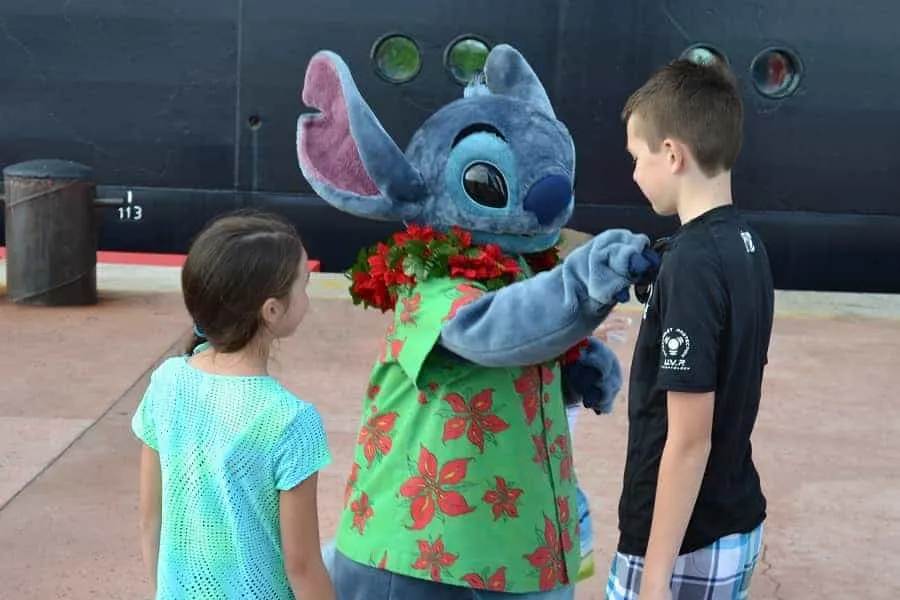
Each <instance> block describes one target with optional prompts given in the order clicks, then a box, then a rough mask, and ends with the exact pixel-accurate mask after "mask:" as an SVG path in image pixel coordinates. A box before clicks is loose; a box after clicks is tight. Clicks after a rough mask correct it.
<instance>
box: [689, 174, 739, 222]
mask: <svg viewBox="0 0 900 600" xmlns="http://www.w3.org/2000/svg"><path fill="white" fill-rule="evenodd" d="M678 195H679V198H678V205H677V206H678V219H679V221H681V224H682V225H686V224H687V223H689V222H690V221H693V220H694V219H696V218H697V217H699V216H700V215H702V214H704V213H707V212H709V211H711V210H712V209H714V208H719V207H720V206H729V205H731V204H732V203H733V199H732V195H731V172H730V171H726V172H724V173H720V174H718V175H716V176H714V177H709V178H707V177H703V176H698V177H696V178H692V179H689V180H686V181H684V182H683V183H682V186H681V190H679V194H678Z"/></svg>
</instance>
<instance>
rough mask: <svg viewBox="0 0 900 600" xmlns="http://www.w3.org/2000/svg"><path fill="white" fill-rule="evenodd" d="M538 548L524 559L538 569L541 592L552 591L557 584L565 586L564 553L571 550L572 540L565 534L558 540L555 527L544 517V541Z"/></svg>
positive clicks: (566, 579)
mask: <svg viewBox="0 0 900 600" xmlns="http://www.w3.org/2000/svg"><path fill="white" fill-rule="evenodd" d="M539 544H540V545H539V546H538V547H537V549H535V551H534V552H532V553H531V554H526V555H525V558H526V559H527V560H528V562H529V563H531V566H533V567H536V568H537V569H539V572H540V578H539V579H540V583H539V586H540V589H541V591H547V590H552V589H553V588H554V587H555V586H556V584H557V583H559V584H562V585H565V584H567V583H569V576H568V574H567V573H566V562H565V558H564V554H563V553H564V552H568V551H569V550H571V549H572V540H571V538H569V536H568V535H567V534H566V535H564V536H563V537H562V539H560V537H559V536H558V534H557V531H556V526H554V525H553V521H551V520H550V518H549V517H548V516H547V515H544V539H543V540H541V541H539Z"/></svg>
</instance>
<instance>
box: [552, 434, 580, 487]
mask: <svg viewBox="0 0 900 600" xmlns="http://www.w3.org/2000/svg"><path fill="white" fill-rule="evenodd" d="M551 451H552V452H553V453H554V456H555V455H557V454H558V455H559V477H560V479H562V480H563V481H568V480H570V479H572V471H573V470H574V469H575V464H574V461H573V458H572V453H571V452H570V451H569V438H568V437H567V436H565V435H558V436H556V441H554V443H553V446H552V447H551Z"/></svg>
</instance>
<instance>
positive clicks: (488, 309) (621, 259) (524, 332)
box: [440, 229, 659, 367]
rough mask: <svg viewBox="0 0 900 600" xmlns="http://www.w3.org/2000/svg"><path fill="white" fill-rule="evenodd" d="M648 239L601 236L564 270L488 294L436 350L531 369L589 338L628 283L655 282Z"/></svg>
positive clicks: (618, 232)
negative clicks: (441, 349) (530, 367)
mask: <svg viewBox="0 0 900 600" xmlns="http://www.w3.org/2000/svg"><path fill="white" fill-rule="evenodd" d="M649 244H650V241H649V239H648V238H647V237H646V236H643V235H636V234H633V233H631V232H629V231H626V230H624V229H613V230H609V231H605V232H603V233H601V234H600V235H598V236H596V237H595V238H594V239H592V240H591V241H590V242H589V243H587V244H585V245H584V246H582V247H580V248H578V249H577V250H575V251H574V252H572V253H571V254H570V255H569V256H568V257H567V258H566V260H565V261H563V262H562V264H559V265H557V266H556V267H555V268H554V269H552V270H550V271H545V272H543V273H538V274H537V275H535V276H534V277H532V278H530V279H527V280H525V281H520V282H518V283H515V284H512V285H509V286H507V287H505V288H502V289H499V290H496V291H493V292H489V293H487V294H485V295H483V296H481V297H480V298H478V299H477V300H475V301H473V302H472V303H470V304H468V305H466V306H464V307H462V308H461V309H460V310H459V312H457V313H456V316H455V317H453V318H452V319H451V320H450V321H448V322H447V323H446V324H445V325H444V326H443V328H442V329H441V338H440V342H441V344H442V345H443V346H444V347H445V348H446V349H448V350H450V351H451V352H453V353H455V354H457V355H459V356H461V357H463V358H465V359H466V360H469V361H471V362H474V363H476V364H479V365H482V366H486V367H514V366H526V365H534V364H539V363H542V362H546V361H549V360H552V359H554V358H556V357H558V356H559V355H560V354H562V353H563V352H565V351H566V350H568V349H569V348H570V347H572V346H573V345H574V344H576V343H577V342H579V341H581V340H582V339H584V338H585V337H587V336H589V335H590V334H591V333H592V332H593V331H594V329H596V328H597V326H598V325H599V324H600V322H601V321H602V320H603V319H604V318H605V317H606V315H607V314H608V313H609V311H610V310H612V308H613V307H614V306H615V304H616V302H626V301H627V300H628V288H629V286H630V285H631V284H632V283H640V282H643V281H644V280H645V279H647V278H648V277H653V275H654V274H655V271H656V269H657V268H658V266H659V256H658V255H657V254H656V252H654V251H653V250H652V249H651V248H650V247H649Z"/></svg>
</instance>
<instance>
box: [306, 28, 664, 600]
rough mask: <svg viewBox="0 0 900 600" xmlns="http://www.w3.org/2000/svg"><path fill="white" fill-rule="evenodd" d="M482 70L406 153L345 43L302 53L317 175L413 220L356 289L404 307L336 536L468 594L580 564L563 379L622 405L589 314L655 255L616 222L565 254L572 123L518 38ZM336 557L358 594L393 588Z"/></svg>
mask: <svg viewBox="0 0 900 600" xmlns="http://www.w3.org/2000/svg"><path fill="white" fill-rule="evenodd" d="M484 76H485V81H483V82H482V81H477V82H474V83H473V84H471V85H470V86H468V87H467V89H466V92H465V94H464V97H463V98H460V99H457V100H455V101H454V102H451V103H450V104H448V105H446V106H444V107H443V108H441V109H440V110H438V111H437V112H436V113H435V114H433V115H432V116H431V117H430V118H429V119H427V120H426V122H425V123H424V124H423V125H422V126H421V128H420V129H419V130H418V131H417V132H416V133H415V135H414V136H413V138H412V140H411V142H410V144H409V147H408V149H407V151H406V152H405V153H404V152H402V151H401V150H400V149H399V148H398V147H397V145H396V144H395V143H394V141H393V140H392V139H391V137H390V136H389V135H388V134H387V133H386V132H385V130H384V129H383V127H382V126H381V124H380V123H379V121H378V120H377V118H376V117H375V115H374V113H373V112H372V110H371V109H370V108H369V106H368V105H367V104H366V102H365V101H364V100H363V98H362V96H361V95H360V93H359V91H358V90H357V88H356V85H355V83H354V81H353V78H352V77H351V74H350V71H349V69H348V67H347V65H346V64H345V63H344V61H343V60H342V59H341V58H340V57H339V56H337V55H336V54H334V53H332V52H329V51H321V52H319V53H317V54H316V55H314V56H313V58H312V59H311V61H310V63H309V65H308V68H307V72H306V79H305V83H304V88H303V100H304V102H305V103H306V104H307V105H310V106H312V107H314V108H316V109H318V111H319V112H318V113H317V114H316V113H312V114H303V115H301V116H300V118H299V121H298V131H297V149H298V158H299V165H300V169H301V171H302V172H303V175H304V177H305V178H306V179H307V180H308V181H309V183H310V185H311V186H312V187H313V189H314V190H315V191H316V192H317V193H318V194H319V195H320V196H321V197H322V198H323V199H325V200H326V201H327V202H328V203H330V204H331V205H333V206H335V207H336V208H338V209H340V210H343V211H346V212H348V213H351V214H354V215H357V216H360V217H364V218H370V219H379V220H397V221H402V222H403V223H405V224H406V225H407V228H406V230H405V231H401V232H398V233H396V234H395V235H394V236H393V237H392V238H391V239H390V240H388V241H386V242H385V243H380V244H378V245H377V246H376V247H374V248H372V249H369V250H364V251H363V252H361V253H360V257H359V260H358V261H357V263H356V264H355V265H354V266H353V267H352V268H351V269H350V273H349V275H350V277H351V278H352V284H351V295H352V297H353V299H354V302H355V303H362V304H363V305H364V306H366V307H369V306H372V307H376V308H378V309H380V310H382V311H394V320H393V322H392V324H391V325H390V327H389V329H388V331H387V333H386V335H385V338H384V340H383V341H382V344H381V350H380V352H379V355H378V357H377V360H376V361H375V365H374V367H373V369H372V372H371V376H370V380H369V384H368V391H367V393H366V395H365V399H364V400H363V415H362V419H361V423H360V429H359V435H358V442H357V447H356V451H355V458H354V462H353V464H352V467H351V470H350V476H349V479H348V481H347V485H346V491H345V493H344V498H343V501H344V507H345V508H344V512H343V515H342V518H341V521H340V524H339V527H338V533H337V536H336V540H335V543H336V548H337V552H338V553H339V554H340V555H341V556H342V557H346V558H348V559H350V560H352V561H355V563H360V564H363V565H368V566H370V567H371V568H374V569H379V570H381V571H387V572H389V573H392V574H393V575H394V576H398V577H404V578H415V579H417V580H428V581H433V582H439V583H440V585H443V586H448V588H449V589H459V590H460V594H462V592H463V591H465V588H484V589H490V590H493V591H497V592H511V593H519V594H522V593H525V594H538V593H540V592H543V591H551V590H557V589H560V588H563V587H567V586H570V585H572V584H573V583H574V580H575V576H576V574H577V572H578V568H579V560H580V557H579V533H578V515H577V513H576V512H575V504H576V489H577V481H576V477H575V472H574V469H573V462H572V441H571V439H570V435H569V430H568V426H567V420H566V412H565V399H564V397H565V396H569V397H576V398H578V399H579V400H582V401H583V402H584V404H585V405H586V406H588V407H591V408H593V409H594V410H595V411H597V412H607V411H608V410H610V408H611V404H612V400H613V398H614V397H615V394H616V393H617V392H618V389H619V387H620V385H621V374H620V370H619V365H618V362H617V360H616V357H615V355H614V354H613V352H612V351H611V350H609V349H608V348H607V347H606V346H604V345H603V344H602V343H601V342H600V341H599V340H596V339H594V338H592V337H591V333H592V332H593V330H594V329H595V328H596V327H597V326H598V325H599V324H600V323H601V322H602V321H603V319H604V318H605V317H606V316H607V315H608V314H609V312H610V311H611V310H612V308H613V307H614V306H615V304H616V303H617V302H621V301H626V300H627V299H628V289H629V287H630V285H632V284H636V283H642V282H645V281H647V280H649V279H650V278H652V276H653V274H654V273H655V269H656V267H657V265H658V257H657V256H656V254H655V253H654V252H653V251H652V249H650V248H649V240H648V239H647V238H646V237H645V236H642V235H635V234H633V233H631V232H628V231H625V230H610V231H606V232H604V233H602V234H600V235H598V236H596V237H595V238H593V239H592V240H591V241H590V242H589V243H587V244H585V245H584V246H582V247H580V248H579V249H577V250H575V251H574V252H573V253H572V254H570V255H569V256H568V257H567V258H566V260H565V261H562V262H560V261H559V256H558V249H557V247H556V245H557V244H558V242H559V238H560V230H561V228H562V226H563V225H564V224H565V223H566V221H567V220H568V219H569V217H570V215H571V213H572V209H573V206H574V197H573V189H572V185H573V184H572V182H573V180H574V170H575V153H574V145H573V142H572V138H571V136H570V135H569V133H568V131H567V129H566V127H565V126H564V125H563V124H562V123H561V122H560V121H559V120H557V118H556V115H555V113H554V111H553V108H552V106H551V104H550V100H549V98H548V97H547V94H546V92H545V90H544V88H543V86H542V85H541V83H540V81H539V80H538V78H537V76H536V75H535V73H534V72H533V71H532V69H531V67H530V66H529V65H528V63H527V62H526V61H525V59H524V58H523V57H522V56H521V55H520V54H519V52H518V51H516V50H515V49H513V48H512V47H510V46H507V45H498V46H496V47H495V48H493V49H492V51H491V52H490V54H489V55H488V58H487V62H486V65H485V72H484ZM562 371H566V373H565V374H564V373H563V372H562ZM564 375H565V380H566V387H565V388H564V385H563V379H564ZM333 575H334V577H335V585H336V588H337V589H338V590H341V589H343V590H351V591H345V592H344V593H345V594H346V595H347V597H352V598H357V597H359V598H371V600H380V599H381V598H387V597H388V596H386V595H384V594H387V593H388V592H387V591H386V590H376V589H373V588H365V585H366V584H365V582H364V581H360V582H359V583H358V584H357V583H356V582H353V581H341V573H340V571H339V570H338V571H337V572H336V573H333ZM354 585H356V586H357V587H356V588H355V589H354ZM450 586H459V587H456V588H453V587H450ZM442 597H443V596H442ZM448 597H450V596H448ZM453 597H456V596H453ZM460 597H466V598H467V597H469V596H468V595H460Z"/></svg>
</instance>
